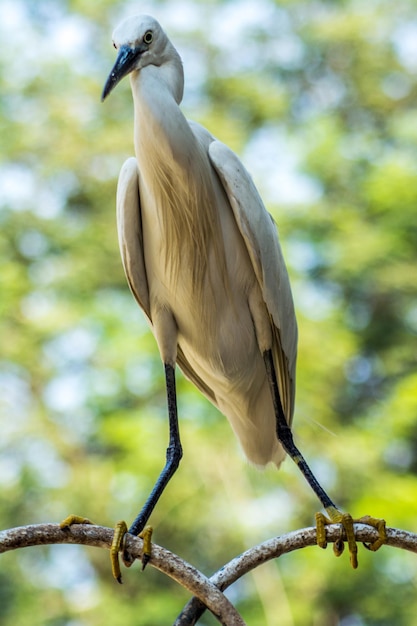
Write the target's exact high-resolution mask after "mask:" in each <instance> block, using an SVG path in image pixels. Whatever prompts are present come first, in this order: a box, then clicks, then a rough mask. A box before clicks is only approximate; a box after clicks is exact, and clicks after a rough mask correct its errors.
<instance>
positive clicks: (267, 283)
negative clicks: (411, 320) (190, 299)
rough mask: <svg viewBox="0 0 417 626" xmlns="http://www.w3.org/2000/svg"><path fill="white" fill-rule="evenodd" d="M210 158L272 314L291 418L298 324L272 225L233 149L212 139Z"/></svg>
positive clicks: (282, 387)
mask: <svg viewBox="0 0 417 626" xmlns="http://www.w3.org/2000/svg"><path fill="white" fill-rule="evenodd" d="M209 156H210V160H211V162H212V164H213V167H214V168H215V170H216V172H217V174H218V176H219V178H220V180H221V182H222V184H223V187H224V190H225V192H226V194H227V197H228V199H229V202H230V205H231V207H232V211H233V214H234V216H235V219H236V224H237V226H238V228H239V230H240V232H241V234H242V237H243V239H244V241H245V244H246V248H247V250H248V253H249V256H250V259H251V261H252V265H253V269H254V271H255V275H256V277H257V279H258V282H259V285H260V287H261V290H262V295H263V299H264V302H265V304H266V306H267V309H268V311H269V315H270V317H271V321H272V326H273V335H274V345H273V353H274V361H275V367H276V370H277V376H278V384H279V388H280V393H281V399H282V402H283V408H284V411H285V414H286V416H287V419H288V420H289V421H291V419H292V415H293V411H294V397H295V362H296V356H297V322H296V317H295V312H294V304H293V299H292V294H291V287H290V281H289V277H288V272H287V268H286V266H285V261H284V257H283V254H282V250H281V246H280V243H279V239H278V233H277V229H276V226H275V223H274V220H273V219H272V217H271V215H269V213H268V212H267V210H266V209H265V207H264V204H263V202H262V200H261V197H260V196H259V194H258V191H257V189H256V187H255V185H254V183H253V181H252V178H251V176H250V175H249V173H248V172H247V170H246V169H245V167H244V166H243V164H242V163H241V161H240V160H239V159H238V157H237V156H236V155H235V154H234V152H232V150H230V148H228V147H227V146H226V145H224V144H223V143H221V142H220V141H217V140H216V141H213V142H212V143H211V144H210V146H209Z"/></svg>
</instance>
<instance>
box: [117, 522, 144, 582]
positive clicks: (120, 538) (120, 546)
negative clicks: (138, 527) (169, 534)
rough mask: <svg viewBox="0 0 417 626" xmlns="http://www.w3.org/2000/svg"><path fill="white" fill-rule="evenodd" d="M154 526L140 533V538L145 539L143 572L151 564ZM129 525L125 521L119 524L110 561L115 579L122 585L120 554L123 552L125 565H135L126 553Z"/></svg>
mask: <svg viewBox="0 0 417 626" xmlns="http://www.w3.org/2000/svg"><path fill="white" fill-rule="evenodd" d="M152 531H153V529H152V526H145V528H144V529H143V530H142V532H141V533H139V535H138V537H140V538H141V539H143V550H142V559H141V560H142V571H143V570H144V569H145V567H146V565H147V564H148V563H149V559H150V558H151V556H152V541H151V539H152ZM127 532H128V530H127V525H126V522H124V521H123V520H122V521H120V522H117V524H116V526H115V529H114V535H113V541H112V544H111V548H110V561H111V570H112V573H113V577H114V578H115V579H116V580H117V582H118V583H120V584H122V583H123V580H122V572H121V569H120V562H119V552H122V559H123V563H124V564H125V565H126V567H130V566H131V565H132V563H133V559H131V558H130V557H129V556H128V554H126V553H125V541H126V535H127Z"/></svg>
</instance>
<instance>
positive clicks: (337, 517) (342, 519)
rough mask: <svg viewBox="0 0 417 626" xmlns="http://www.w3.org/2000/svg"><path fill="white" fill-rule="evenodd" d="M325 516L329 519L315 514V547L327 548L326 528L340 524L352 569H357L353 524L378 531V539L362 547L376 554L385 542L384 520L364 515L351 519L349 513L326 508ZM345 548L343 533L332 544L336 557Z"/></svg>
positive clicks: (356, 549) (356, 548)
mask: <svg viewBox="0 0 417 626" xmlns="http://www.w3.org/2000/svg"><path fill="white" fill-rule="evenodd" d="M326 511H327V514H328V516H329V517H326V516H325V515H323V513H316V526H317V545H318V546H320V548H326V547H327V540H326V526H327V525H329V524H341V525H342V529H344V531H345V534H346V541H347V544H348V548H349V553H350V563H351V565H352V567H353V569H356V568H357V567H358V545H357V543H356V539H355V530H354V528H353V524H354V523H360V524H368V526H372V527H373V528H376V529H377V531H378V535H379V537H378V539H376V540H375V541H374V542H373V543H371V544H367V543H364V544H363V545H364V546H365V547H366V548H367V549H368V550H372V551H373V552H376V550H378V549H379V548H380V547H381V546H382V545H383V544H384V543H386V541H387V534H386V529H385V520H383V519H377V518H375V517H371V516H370V515H365V516H364V517H360V518H359V519H353V518H352V516H351V515H350V514H349V513H342V512H341V511H339V509H337V508H336V507H328V508H326ZM344 548H345V544H344V540H343V531H342V534H341V536H340V538H339V539H337V540H336V541H335V542H334V544H333V552H334V553H335V555H336V556H340V555H341V554H342V552H343V550H344Z"/></svg>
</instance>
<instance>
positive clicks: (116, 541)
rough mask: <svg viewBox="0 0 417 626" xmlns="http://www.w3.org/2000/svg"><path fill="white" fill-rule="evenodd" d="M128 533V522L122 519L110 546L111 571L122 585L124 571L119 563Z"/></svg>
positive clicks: (117, 525)
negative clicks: (120, 553)
mask: <svg viewBox="0 0 417 626" xmlns="http://www.w3.org/2000/svg"><path fill="white" fill-rule="evenodd" d="M126 533H127V525H126V522H124V521H123V520H121V521H120V522H117V524H116V526H115V528H114V535H113V541H112V544H111V548H110V562H111V571H112V574H113V577H114V578H115V579H116V580H117V582H118V583H119V584H120V585H121V584H122V583H123V580H122V572H121V570H120V563H119V552H121V551H123V550H124V542H125V536H126Z"/></svg>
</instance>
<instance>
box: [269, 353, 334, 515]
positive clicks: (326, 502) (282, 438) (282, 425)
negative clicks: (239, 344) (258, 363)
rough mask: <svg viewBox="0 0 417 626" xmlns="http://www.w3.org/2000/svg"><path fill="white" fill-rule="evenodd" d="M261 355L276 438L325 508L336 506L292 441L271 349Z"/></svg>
mask: <svg viewBox="0 0 417 626" xmlns="http://www.w3.org/2000/svg"><path fill="white" fill-rule="evenodd" d="M263 356H264V361H265V367H266V372H267V376H268V381H269V386H270V388H271V393H272V399H273V403H274V409H275V416H276V428H277V437H278V440H279V442H280V443H281V445H282V447H283V448H284V450H285V452H286V453H287V454H288V455H289V456H290V457H291V458H292V460H293V461H294V462H295V463H296V464H297V465H298V467H299V468H300V470H301V472H302V473H303V474H304V477H305V478H306V480H307V482H308V484H309V485H310V487H311V488H312V490H313V491H314V493H315V494H316V495H317V497H318V499H319V500H320V502H321V503H322V505H323V507H324V508H325V509H329V508H331V507H334V508H336V505H335V504H334V503H333V502H332V500H331V499H330V498H329V496H328V495H327V493H326V492H325V491H324V489H323V488H322V486H321V485H320V483H319V482H318V480H317V478H316V477H315V476H314V474H313V472H312V471H311V469H310V468H309V466H308V464H307V462H306V460H305V459H304V457H303V455H302V454H301V452H300V451H299V449H298V448H297V446H296V445H295V443H294V439H293V436H292V432H291V428H290V427H289V426H288V424H287V420H286V419H285V415H284V410H283V408H282V403H281V397H280V395H279V389H278V381H277V375H276V372H275V365H274V359H273V356H272V350H266V351H265V352H264V355H263Z"/></svg>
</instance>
